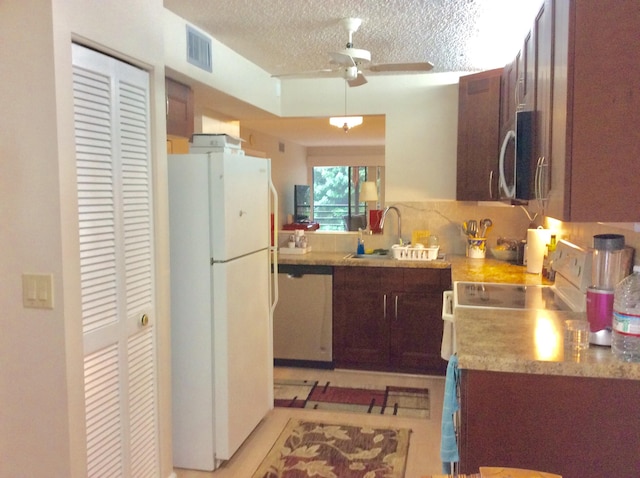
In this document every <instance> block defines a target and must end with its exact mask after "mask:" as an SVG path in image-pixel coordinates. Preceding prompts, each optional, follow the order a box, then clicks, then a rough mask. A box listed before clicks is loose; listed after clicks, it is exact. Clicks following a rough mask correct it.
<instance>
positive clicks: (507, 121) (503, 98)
mask: <svg viewBox="0 0 640 478" xmlns="http://www.w3.org/2000/svg"><path fill="white" fill-rule="evenodd" d="M521 55H522V52H520V53H518V56H517V57H516V58H515V59H514V60H513V61H512V62H511V63H509V64H508V65H506V66H505V67H504V70H503V72H502V82H501V83H502V84H501V87H500V138H504V136H505V134H506V133H507V131H509V130H514V129H515V127H516V108H517V106H518V74H519V72H518V66H519V63H520V56H521Z"/></svg>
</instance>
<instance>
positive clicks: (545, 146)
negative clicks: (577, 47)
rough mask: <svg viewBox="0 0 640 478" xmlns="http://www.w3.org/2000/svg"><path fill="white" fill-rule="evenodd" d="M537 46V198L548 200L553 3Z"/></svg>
mask: <svg viewBox="0 0 640 478" xmlns="http://www.w3.org/2000/svg"><path fill="white" fill-rule="evenodd" d="M534 42H535V58H536V62H535V65H536V68H535V111H536V114H535V143H534V144H535V153H534V158H535V159H536V160H537V163H538V165H539V166H538V167H540V168H542V169H541V171H540V175H539V185H538V189H537V190H536V197H538V199H543V198H545V197H546V196H547V189H548V188H547V184H548V175H549V171H550V161H551V115H552V103H551V101H552V95H553V83H552V80H553V61H552V60H553V0H545V2H544V4H543V5H542V7H541V8H540V11H539V12H538V15H537V16H536V19H535V24H534Z"/></svg>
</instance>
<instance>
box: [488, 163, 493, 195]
mask: <svg viewBox="0 0 640 478" xmlns="http://www.w3.org/2000/svg"><path fill="white" fill-rule="evenodd" d="M489 199H493V169H492V170H491V171H489Z"/></svg>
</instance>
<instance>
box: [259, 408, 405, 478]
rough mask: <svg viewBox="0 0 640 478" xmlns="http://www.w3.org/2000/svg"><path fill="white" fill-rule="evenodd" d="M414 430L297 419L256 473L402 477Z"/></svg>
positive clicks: (277, 477) (269, 476)
mask: <svg viewBox="0 0 640 478" xmlns="http://www.w3.org/2000/svg"><path fill="white" fill-rule="evenodd" d="M410 432H411V431H410V430H409V429H405V428H400V429H395V428H380V427H378V428H369V427H366V426H365V427H360V426H351V425H334V424H328V423H321V422H310V421H306V420H298V419H293V418H292V419H290V420H289V422H288V423H287V425H286V427H285V428H284V430H283V431H282V433H281V434H280V436H279V437H278V439H277V440H276V442H275V444H274V445H273V447H272V448H271V451H270V452H269V454H268V455H267V457H266V458H265V459H264V460H263V461H262V464H261V465H260V466H259V467H258V469H257V470H256V472H255V473H254V474H253V477H252V478H308V477H317V478H383V477H384V478H402V477H404V470H405V466H406V462H407V452H408V450H409V434H410Z"/></svg>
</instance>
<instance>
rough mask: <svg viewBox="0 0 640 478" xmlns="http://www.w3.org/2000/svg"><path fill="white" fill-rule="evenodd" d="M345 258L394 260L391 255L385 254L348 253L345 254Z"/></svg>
mask: <svg viewBox="0 0 640 478" xmlns="http://www.w3.org/2000/svg"><path fill="white" fill-rule="evenodd" d="M345 259H373V260H389V261H392V260H394V259H393V256H390V255H387V254H348V255H346V256H345Z"/></svg>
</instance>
